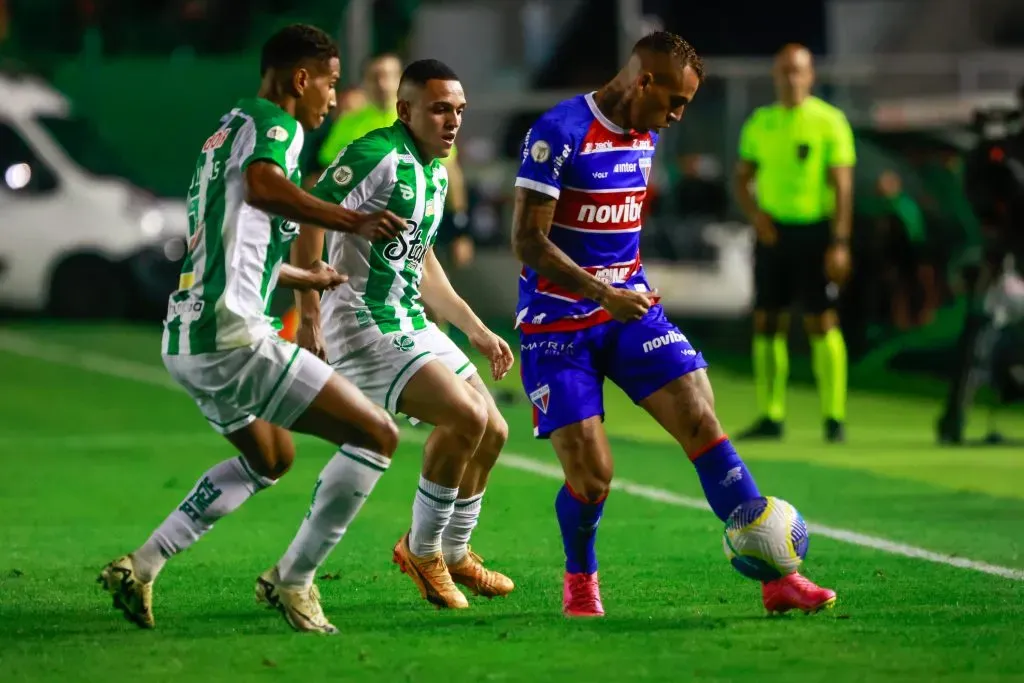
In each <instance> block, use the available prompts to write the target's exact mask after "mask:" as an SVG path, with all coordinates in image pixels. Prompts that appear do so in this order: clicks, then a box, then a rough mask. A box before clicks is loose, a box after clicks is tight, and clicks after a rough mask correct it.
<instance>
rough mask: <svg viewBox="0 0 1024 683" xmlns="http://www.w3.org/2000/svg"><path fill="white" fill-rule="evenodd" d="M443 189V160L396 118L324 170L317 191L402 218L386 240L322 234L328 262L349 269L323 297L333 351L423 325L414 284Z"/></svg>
mask: <svg viewBox="0 0 1024 683" xmlns="http://www.w3.org/2000/svg"><path fill="white" fill-rule="evenodd" d="M447 190H448V174H447V171H446V170H445V167H444V165H443V164H442V163H441V160H440V159H431V160H426V159H423V158H422V157H421V156H420V153H419V152H418V151H417V148H416V145H415V143H414V142H413V141H412V139H411V137H410V136H409V133H408V131H407V130H406V127H405V124H403V123H402V122H401V121H397V122H395V124H394V125H392V126H390V127H388V128H381V129H379V130H375V131H373V132H371V133H370V134H368V135H366V136H364V137H362V138H360V139H358V140H356V141H355V142H353V143H352V144H351V145H349V146H348V147H346V148H345V149H344V150H342V152H341V153H340V154H339V155H338V157H337V159H336V160H335V162H334V163H333V164H332V165H331V166H330V167H329V168H328V169H327V170H326V171H325V172H324V174H323V176H322V177H321V178H320V181H319V182H318V183H317V185H316V187H315V188H314V189H313V195H314V196H316V197H319V198H321V199H324V200H326V201H330V202H335V203H337V204H340V205H342V206H344V207H345V208H348V209H352V210H357V211H377V210H381V209H388V210H389V211H391V212H392V213H394V214H395V215H397V216H398V217H399V218H401V219H403V220H405V223H406V230H405V232H404V233H402V234H400V235H398V236H397V237H395V238H394V239H392V240H390V241H387V242H384V241H380V242H375V243H371V242H368V241H366V240H364V239H361V238H359V237H350V236H348V235H343V234H340V233H339V234H328V235H326V236H325V237H326V245H327V254H328V262H329V263H330V264H331V265H332V266H333V267H334V268H336V269H337V270H338V271H339V272H341V273H344V274H345V275H347V276H348V282H347V283H345V284H343V285H342V286H341V287H340V288H338V289H336V290H334V291H332V292H327V293H325V294H324V296H323V297H322V304H321V317H322V320H323V331H324V337H325V341H326V343H327V347H328V348H329V349H331V350H332V351H333V352H335V353H338V354H340V355H345V354H346V353H348V352H349V351H352V350H356V349H359V348H362V347H363V346H364V345H365V344H366V341H367V340H368V339H370V338H373V337H375V336H379V335H381V334H387V333H389V332H401V331H405V332H412V331H414V330H422V329H425V328H426V326H427V320H426V317H425V315H424V313H423V305H422V302H421V301H420V289H419V287H420V281H421V279H422V277H423V261H424V258H425V257H426V254H427V251H428V250H429V249H430V248H431V247H432V246H433V244H434V241H435V239H436V237H437V228H438V226H439V225H440V224H441V215H442V212H443V210H444V202H445V194H446V192H447Z"/></svg>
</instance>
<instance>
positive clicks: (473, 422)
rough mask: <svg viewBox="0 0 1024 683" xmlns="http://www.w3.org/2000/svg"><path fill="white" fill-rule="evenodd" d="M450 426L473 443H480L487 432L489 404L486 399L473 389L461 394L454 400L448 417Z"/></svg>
mask: <svg viewBox="0 0 1024 683" xmlns="http://www.w3.org/2000/svg"><path fill="white" fill-rule="evenodd" d="M447 422H448V424H447V425H444V426H448V427H451V428H452V429H453V430H454V431H456V432H457V433H458V434H460V435H462V436H464V437H465V438H467V439H470V440H472V441H477V442H478V441H480V439H481V438H483V436H484V433H485V432H486V430H487V425H488V415H487V404H486V403H485V402H484V398H483V397H482V396H480V395H479V394H477V393H476V392H475V391H473V390H471V389H468V388H467V389H466V390H464V391H462V392H460V396H459V397H458V398H456V399H454V402H453V405H452V407H451V410H450V411H449V415H448V420H447Z"/></svg>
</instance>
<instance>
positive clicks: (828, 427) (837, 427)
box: [825, 417, 846, 443]
mask: <svg viewBox="0 0 1024 683" xmlns="http://www.w3.org/2000/svg"><path fill="white" fill-rule="evenodd" d="M825 441H828V442H829V443H843V442H845V441H846V428H845V427H844V426H843V423H842V422H840V421H839V420H834V419H832V418H831V417H830V418H829V419H827V420H825Z"/></svg>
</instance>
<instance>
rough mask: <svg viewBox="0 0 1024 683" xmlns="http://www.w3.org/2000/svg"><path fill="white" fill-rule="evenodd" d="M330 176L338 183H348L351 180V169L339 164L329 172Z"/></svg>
mask: <svg viewBox="0 0 1024 683" xmlns="http://www.w3.org/2000/svg"><path fill="white" fill-rule="evenodd" d="M331 177H332V178H334V182H336V183H338V184H339V185H348V184H349V183H351V182H352V169H351V168H349V167H348V166H339V167H338V168H336V169H334V173H332V174H331Z"/></svg>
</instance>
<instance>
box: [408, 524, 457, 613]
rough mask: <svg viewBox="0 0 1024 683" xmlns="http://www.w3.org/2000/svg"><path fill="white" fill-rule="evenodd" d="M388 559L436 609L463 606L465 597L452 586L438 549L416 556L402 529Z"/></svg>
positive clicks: (449, 575) (452, 583) (452, 582)
mask: <svg viewBox="0 0 1024 683" xmlns="http://www.w3.org/2000/svg"><path fill="white" fill-rule="evenodd" d="M391 559H392V561H393V562H394V563H395V564H397V565H398V567H399V569H401V570H402V573H403V574H406V575H407V576H408V577H409V578H410V579H412V582H413V583H414V584H416V588H418V589H419V591H420V595H422V596H423V599H424V600H426V601H427V602H429V603H430V604H432V605H435V606H436V607H437V608H438V609H440V608H447V609H466V608H467V607H469V601H468V600H466V596H465V595H463V594H462V592H461V591H460V590H459V589H458V588H457V587H456V586H455V582H454V581H452V576H451V574H449V573H448V566H447V565H446V564H445V563H444V555H442V554H441V553H440V552H437V553H434V554H432V555H427V556H426V557H417V556H416V555H413V554H412V552H411V551H410V550H409V533H408V532H406V534H405V535H404V536H402V538H400V539H398V543H396V544H395V549H394V553H393V554H392V556H391Z"/></svg>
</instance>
